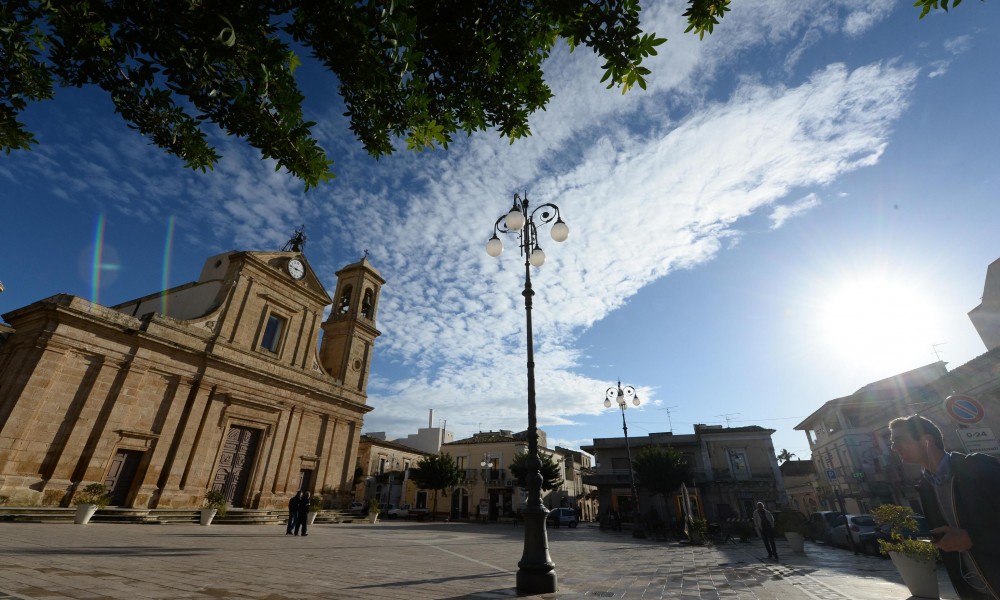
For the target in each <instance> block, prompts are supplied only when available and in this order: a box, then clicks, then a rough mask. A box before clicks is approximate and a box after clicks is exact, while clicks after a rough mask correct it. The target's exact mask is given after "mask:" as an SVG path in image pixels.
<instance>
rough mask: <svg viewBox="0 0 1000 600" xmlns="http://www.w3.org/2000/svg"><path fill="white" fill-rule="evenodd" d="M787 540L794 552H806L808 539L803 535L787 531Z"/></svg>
mask: <svg viewBox="0 0 1000 600" xmlns="http://www.w3.org/2000/svg"><path fill="white" fill-rule="evenodd" d="M785 539H786V540H788V545H789V546H791V548H792V552H798V553H803V552H805V543H806V538H805V537H803V536H802V534H801V533H796V532H794V531H786V532H785Z"/></svg>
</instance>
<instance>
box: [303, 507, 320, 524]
mask: <svg viewBox="0 0 1000 600" xmlns="http://www.w3.org/2000/svg"><path fill="white" fill-rule="evenodd" d="M318 515H319V511H318V510H315V511H313V510H311V511H309V516H308V517H307V518H306V523H308V524H309V525H312V524H313V523H315V522H316V517H317V516H318Z"/></svg>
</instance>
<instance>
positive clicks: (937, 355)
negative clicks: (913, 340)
mask: <svg viewBox="0 0 1000 600" xmlns="http://www.w3.org/2000/svg"><path fill="white" fill-rule="evenodd" d="M947 343H948V342H938V343H936V344H931V350H932V351H933V352H934V356H935V357H936V358H937V359H938V362H941V353H940V352H938V346H944V345H945V344H947Z"/></svg>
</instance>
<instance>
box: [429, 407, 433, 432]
mask: <svg viewBox="0 0 1000 600" xmlns="http://www.w3.org/2000/svg"><path fill="white" fill-rule="evenodd" d="M432 427H434V409H433V408H432V409H431V414H429V415H428V416H427V429H431V428H432Z"/></svg>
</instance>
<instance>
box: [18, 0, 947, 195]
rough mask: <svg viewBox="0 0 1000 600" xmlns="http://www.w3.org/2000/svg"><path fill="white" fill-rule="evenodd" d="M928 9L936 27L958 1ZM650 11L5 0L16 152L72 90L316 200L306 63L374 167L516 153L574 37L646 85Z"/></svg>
mask: <svg viewBox="0 0 1000 600" xmlns="http://www.w3.org/2000/svg"><path fill="white" fill-rule="evenodd" d="M730 1H731V0H688V8H687V10H686V11H685V12H684V17H685V19H686V20H687V22H688V28H687V31H688V32H693V33H695V34H697V35H698V36H699V37H702V38H703V37H704V36H705V34H706V33H709V34H711V33H712V31H713V30H714V27H715V26H716V25H718V24H719V19H721V18H723V17H724V16H725V13H726V12H728V11H729V10H730V9H729V4H730ZM960 2H961V0H950V4H951V6H958V4H959V3H960ZM915 6H917V7H921V8H922V13H921V17H923V16H924V15H926V14H927V13H928V12H929V11H930V10H931V9H938V8H939V7H940V8H942V9H944V10H948V6H949V0H917V2H916V4H915ZM639 12H640V0H602V1H600V2H595V1H593V0H536V1H529V0H494V1H485V0H472V1H470V0H361V1H355V0H258V1H257V2H242V3H240V2H225V3H218V2H207V1H206V0H103V1H94V0H4V2H2V3H0V148H2V149H3V150H4V152H5V153H8V154H9V153H10V152H11V151H12V150H23V149H28V148H30V147H31V146H32V145H33V144H36V143H37V140H36V139H35V136H34V135H33V134H32V133H31V132H30V131H28V129H27V128H26V126H25V124H24V122H23V121H22V120H21V114H22V112H23V111H24V110H25V109H26V108H27V107H28V105H29V104H30V103H32V102H38V101H41V100H49V99H52V98H54V96H55V88H56V87H57V86H60V87H83V86H96V87H98V88H100V89H101V90H103V91H104V92H105V93H107V94H108V96H109V97H110V98H111V101H112V102H113V104H114V107H115V112H117V113H118V114H119V115H121V117H122V119H124V120H125V122H126V123H127V124H128V126H129V127H131V128H133V129H135V130H137V131H138V132H139V133H140V134H141V135H142V136H144V137H146V138H148V139H149V140H150V141H152V143H153V144H155V145H157V146H159V147H160V148H162V149H163V150H165V151H167V152H168V153H170V154H173V155H176V156H177V157H179V158H181V159H182V160H183V161H184V163H185V165H186V166H188V167H189V168H192V169H200V170H202V171H204V170H206V169H210V168H212V167H213V166H214V165H215V163H216V162H217V161H218V160H219V158H220V156H219V154H218V153H217V152H216V150H215V148H213V147H212V146H211V145H209V143H208V139H207V135H206V133H205V129H204V125H205V124H206V122H209V123H214V124H215V125H217V126H218V127H219V128H221V129H222V130H223V131H224V132H226V133H227V134H228V135H231V136H235V137H239V138H242V139H243V140H245V141H246V142H247V143H248V144H250V145H251V146H253V147H254V148H257V149H258V150H260V153H261V155H262V156H263V157H265V158H271V159H274V160H275V162H276V165H277V166H276V168H277V169H281V168H285V169H287V170H288V171H289V172H290V173H292V174H293V175H295V176H296V177H298V178H299V179H301V180H302V181H303V182H304V183H305V187H306V189H308V188H310V187H313V186H316V185H318V184H319V183H321V182H323V181H325V180H328V179H330V178H332V177H333V176H334V175H333V173H332V171H331V170H330V166H331V165H332V164H333V161H332V160H330V158H328V156H327V154H326V152H325V151H324V150H323V148H321V147H320V146H319V144H318V143H317V141H316V140H315V138H314V137H313V135H312V132H311V129H312V127H313V126H314V125H315V123H313V122H310V121H306V120H305V118H304V116H303V114H302V101H303V99H304V97H303V94H302V92H301V90H300V88H299V86H298V84H297V82H296V80H295V71H296V68H297V67H299V66H300V65H301V64H302V58H301V57H300V56H299V55H298V54H297V51H305V52H307V53H308V54H309V56H311V58H312V59H314V60H315V61H316V62H317V63H318V64H320V65H322V66H323V67H325V68H326V69H327V70H328V71H330V72H331V73H332V74H333V75H334V76H336V79H337V81H338V83H339V93H340V95H341V96H342V97H343V99H344V102H345V103H346V106H347V112H346V113H345V116H347V117H349V119H350V129H351V131H352V132H354V135H355V136H356V137H357V138H358V140H359V141H360V142H361V144H362V145H363V146H364V148H365V150H366V151H367V152H368V153H369V154H371V155H372V156H375V157H380V156H384V155H387V154H391V153H392V152H393V151H394V150H395V147H394V146H393V142H394V140H396V139H398V138H402V139H405V141H406V146H407V148H408V149H410V150H417V151H419V150H423V149H425V148H433V147H435V146H442V147H445V148H446V147H447V146H448V144H449V142H451V140H452V136H453V135H454V134H455V133H457V132H460V131H461V132H465V133H466V134H471V133H472V132H474V131H480V130H486V129H491V128H492V129H496V130H497V131H498V132H499V133H500V135H501V136H502V137H506V138H507V139H509V140H510V141H511V142H513V141H514V140H516V139H518V138H521V137H524V136H527V135H530V133H531V132H530V130H529V127H528V117H529V115H531V114H532V113H534V112H535V111H537V110H539V109H544V108H545V106H546V104H547V103H548V101H549V99H550V98H551V97H552V90H551V89H550V88H549V86H548V85H547V84H546V82H545V79H544V77H543V73H542V68H541V66H542V62H543V61H544V60H545V58H546V57H547V56H548V55H549V52H550V51H551V50H552V48H553V47H554V45H555V44H556V42H557V41H558V40H559V39H563V40H565V41H566V42H567V44H568V45H569V46H570V48H576V47H578V46H581V45H582V46H586V47H588V48H590V49H591V50H593V51H594V52H596V53H597V54H598V55H599V56H600V57H601V58H603V59H604V61H605V62H604V65H603V67H602V69H603V70H604V76H603V78H602V79H601V81H602V82H607V83H608V88H611V87H615V86H618V87H620V88H621V89H622V92H623V93H624V92H626V91H628V90H629V89H631V88H632V87H633V86H635V85H638V86H639V87H640V88H643V89H645V88H646V76H647V75H649V73H650V71H649V69H647V68H646V67H644V66H642V61H643V59H644V58H646V57H649V56H652V55H655V54H656V47H657V46H659V45H660V44H662V43H664V42H665V41H666V39H665V38H658V37H656V34H653V33H645V32H643V31H642V29H641V28H640V27H639ZM293 45H294V49H293Z"/></svg>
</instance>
